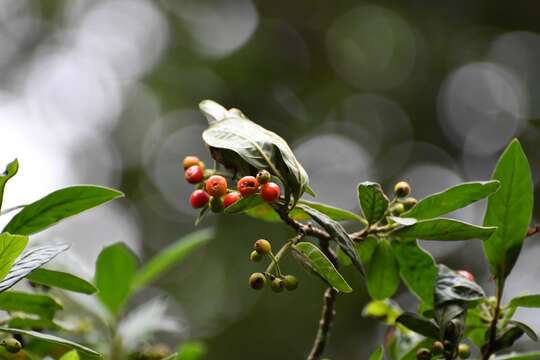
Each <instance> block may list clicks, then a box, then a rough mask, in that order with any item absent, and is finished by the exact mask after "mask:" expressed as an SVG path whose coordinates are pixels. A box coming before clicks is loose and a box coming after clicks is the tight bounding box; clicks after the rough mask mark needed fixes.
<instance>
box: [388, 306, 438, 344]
mask: <svg viewBox="0 0 540 360" xmlns="http://www.w3.org/2000/svg"><path fill="white" fill-rule="evenodd" d="M396 322H398V323H401V324H403V325H405V327H407V328H408V329H410V330H412V331H414V332H416V333H418V334H421V335H424V336H425V337H428V338H432V339H438V338H439V327H438V326H437V324H435V323H434V322H433V321H431V320H429V319H426V318H424V317H421V316H419V315H416V314H414V313H410V312H405V313H403V314H401V315H400V316H399V317H398V318H397V319H396Z"/></svg>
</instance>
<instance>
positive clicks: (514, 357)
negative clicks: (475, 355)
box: [493, 351, 540, 360]
mask: <svg viewBox="0 0 540 360" xmlns="http://www.w3.org/2000/svg"><path fill="white" fill-rule="evenodd" d="M538 359H540V351H533V352H528V353H521V354H518V353H511V354H506V355H499V356H496V357H494V358H493V360H538Z"/></svg>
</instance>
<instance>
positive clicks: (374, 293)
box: [367, 239, 399, 300]
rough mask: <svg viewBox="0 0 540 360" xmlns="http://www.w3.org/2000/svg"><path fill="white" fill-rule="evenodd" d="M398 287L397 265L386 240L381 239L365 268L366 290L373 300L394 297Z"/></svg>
mask: <svg viewBox="0 0 540 360" xmlns="http://www.w3.org/2000/svg"><path fill="white" fill-rule="evenodd" d="M398 287H399V265H398V262H397V260H396V257H395V255H394V252H393V251H392V247H391V246H390V243H389V242H388V240H385V239H381V240H380V241H379V243H378V244H377V247H376V248H375V252H374V253H373V256H372V257H371V261H370V262H369V266H368V267H367V288H368V292H369V295H370V296H371V297H372V298H374V299H375V300H383V299H386V298H389V297H391V296H392V295H394V294H395V293H396V291H397V289H398Z"/></svg>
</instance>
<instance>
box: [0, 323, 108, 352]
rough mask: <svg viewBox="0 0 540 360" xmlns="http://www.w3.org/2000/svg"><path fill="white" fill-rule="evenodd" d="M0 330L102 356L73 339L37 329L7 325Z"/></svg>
mask: <svg viewBox="0 0 540 360" xmlns="http://www.w3.org/2000/svg"><path fill="white" fill-rule="evenodd" d="M0 331H2V332H7V333H10V334H20V335H26V336H30V337H33V338H36V339H39V340H41V341H45V342H49V343H53V344H57V345H61V346H65V347H68V348H72V349H76V350H77V351H78V352H79V353H81V354H84V355H87V356H89V357H95V358H98V359H101V358H102V355H101V354H100V353H98V352H96V351H94V350H92V349H90V348H88V347H86V346H83V345H80V344H77V343H75V342H73V341H70V340H66V339H62V338H60V337H58V336H54V335H50V334H44V333H40V332H37V331H30V330H22V329H13V328H7V327H0Z"/></svg>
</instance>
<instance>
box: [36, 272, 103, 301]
mask: <svg viewBox="0 0 540 360" xmlns="http://www.w3.org/2000/svg"><path fill="white" fill-rule="evenodd" d="M27 279H28V280H30V281H32V282H34V283H36V284H41V285H47V286H51V287H56V288H59V289H64V290H69V291H74V292H78V293H82V294H88V295H90V294H93V293H95V292H96V291H97V290H96V288H95V287H94V285H92V284H91V283H89V282H88V281H86V280H84V279H81V278H80V277H78V276H75V275H72V274H70V273H66V272H62V271H55V270H48V269H43V268H41V269H36V270H34V271H32V272H31V273H30V275H28V276H27Z"/></svg>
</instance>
